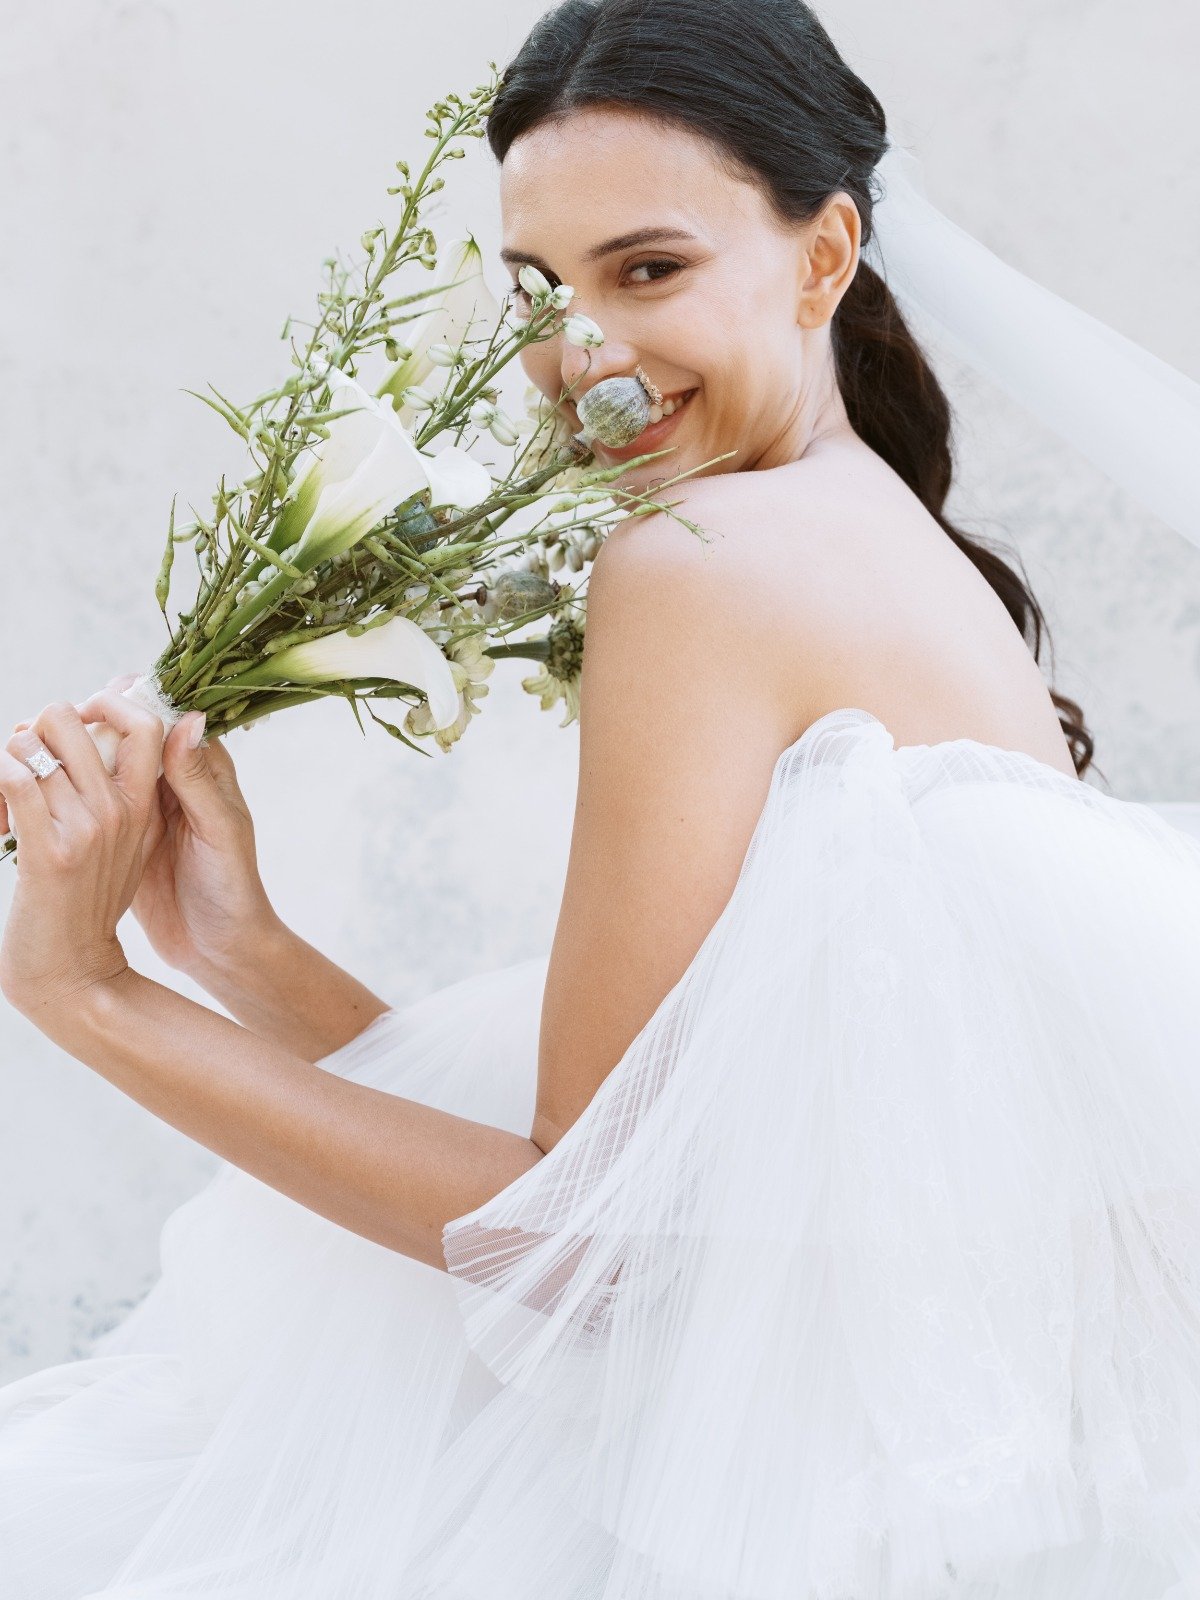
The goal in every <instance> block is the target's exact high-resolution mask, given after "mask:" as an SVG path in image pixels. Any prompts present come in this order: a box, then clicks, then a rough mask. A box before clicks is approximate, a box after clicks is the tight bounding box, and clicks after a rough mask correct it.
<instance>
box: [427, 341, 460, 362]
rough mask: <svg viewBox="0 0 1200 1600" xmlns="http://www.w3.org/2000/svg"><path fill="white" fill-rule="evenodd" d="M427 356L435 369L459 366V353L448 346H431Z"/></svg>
mask: <svg viewBox="0 0 1200 1600" xmlns="http://www.w3.org/2000/svg"><path fill="white" fill-rule="evenodd" d="M425 354H426V356H427V357H428V358H429V360H430V361H432V362H433V364H434V366H435V367H453V366H456V365H457V364H458V351H457V350H455V349H453V348H452V347H451V346H450V345H448V344H431V345H430V346H429V348H428V350H426V352H425Z"/></svg>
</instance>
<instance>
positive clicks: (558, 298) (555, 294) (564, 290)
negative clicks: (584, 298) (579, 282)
mask: <svg viewBox="0 0 1200 1600" xmlns="http://www.w3.org/2000/svg"><path fill="white" fill-rule="evenodd" d="M574 298H575V291H574V289H573V288H572V287H571V285H570V284H569V283H560V284H559V286H558V288H557V289H552V290H551V291H550V304H551V305H552V306H553V307H554V309H555V310H556V311H564V310H565V309H566V308H567V306H569V305H570V304H571V301H572V300H573V299H574Z"/></svg>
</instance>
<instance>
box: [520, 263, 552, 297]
mask: <svg viewBox="0 0 1200 1600" xmlns="http://www.w3.org/2000/svg"><path fill="white" fill-rule="evenodd" d="M517 282H518V283H519V284H520V285H521V287H522V289H524V291H525V293H526V294H529V295H532V296H533V298H534V299H535V300H537V299H539V298H540V297H541V296H542V295H547V294H549V293H550V280H549V279H548V278H546V277H544V276H543V274H542V273H540V272H539V271H538V269H537V268H536V267H534V266H531V265H530V264H529V262H528V261H527V262H526V263H525V265H524V266H523V267H522V268H521V270H520V272H518V273H517Z"/></svg>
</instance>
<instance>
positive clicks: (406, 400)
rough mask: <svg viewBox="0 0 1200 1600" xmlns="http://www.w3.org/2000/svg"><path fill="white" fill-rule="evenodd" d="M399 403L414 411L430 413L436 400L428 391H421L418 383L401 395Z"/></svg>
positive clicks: (410, 386)
mask: <svg viewBox="0 0 1200 1600" xmlns="http://www.w3.org/2000/svg"><path fill="white" fill-rule="evenodd" d="M400 403H401V405H406V406H411V407H412V409H413V410H414V411H432V410H433V408H434V406H435V405H436V404H437V400H436V397H435V396H434V395H431V394H430V393H429V390H428V389H422V388H421V386H420V384H419V383H413V384H410V385H409V386H408V388H407V389H405V390H403V392H402V393H401V395H400Z"/></svg>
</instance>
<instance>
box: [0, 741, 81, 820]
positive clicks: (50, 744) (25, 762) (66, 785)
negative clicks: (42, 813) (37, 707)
mask: <svg viewBox="0 0 1200 1600" xmlns="http://www.w3.org/2000/svg"><path fill="white" fill-rule="evenodd" d="M6 750H7V753H8V754H9V755H10V756H12V757H13V758H14V759H15V760H16V761H19V762H20V764H21V765H22V766H23V767H24V768H25V770H26V772H28V773H29V776H30V777H31V778H33V780H34V782H35V783H36V784H37V788H38V793H39V795H40V797H41V800H42V804H43V806H44V808H45V809H46V810H47V811H48V812H49V814H50V816H51V817H52V818H53V819H54V821H56V822H61V823H64V824H68V823H77V822H78V821H79V820H80V818H81V816H82V815H84V814H85V813H86V810H87V808H86V807H85V806H84V803H83V801H82V799H81V798H80V795H79V791H78V790H77V789H76V788H75V785H74V784H73V783H72V781H71V774H70V772H69V771H68V770H67V766H66V763H65V762H63V764H62V766H60V767H57V768H56V769H55V770H54V771H53V772H51V773H50V774H49V775H48V776H46V777H44V778H39V777H38V776H37V775H36V774H35V773H34V772H33V770H32V769H31V768H30V766H29V758H30V757H31V756H35V755H38V754H41V755H45V754H46V752H47V751H48V752H49V753H50V755H52V756H56V757H58V759H59V760H60V761H61V760H62V757H61V755H59V752H58V751H57V750H56V749H55V747H54V741H53V739H52V738H47V739H43V738H41V737H39V735H38V734H37V732H36V731H35V730H34V729H33V728H27V729H25V730H24V731H23V732H21V733H14V734H13V736H12V738H11V739H10V740H9V741H8V744H7V746H6Z"/></svg>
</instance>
